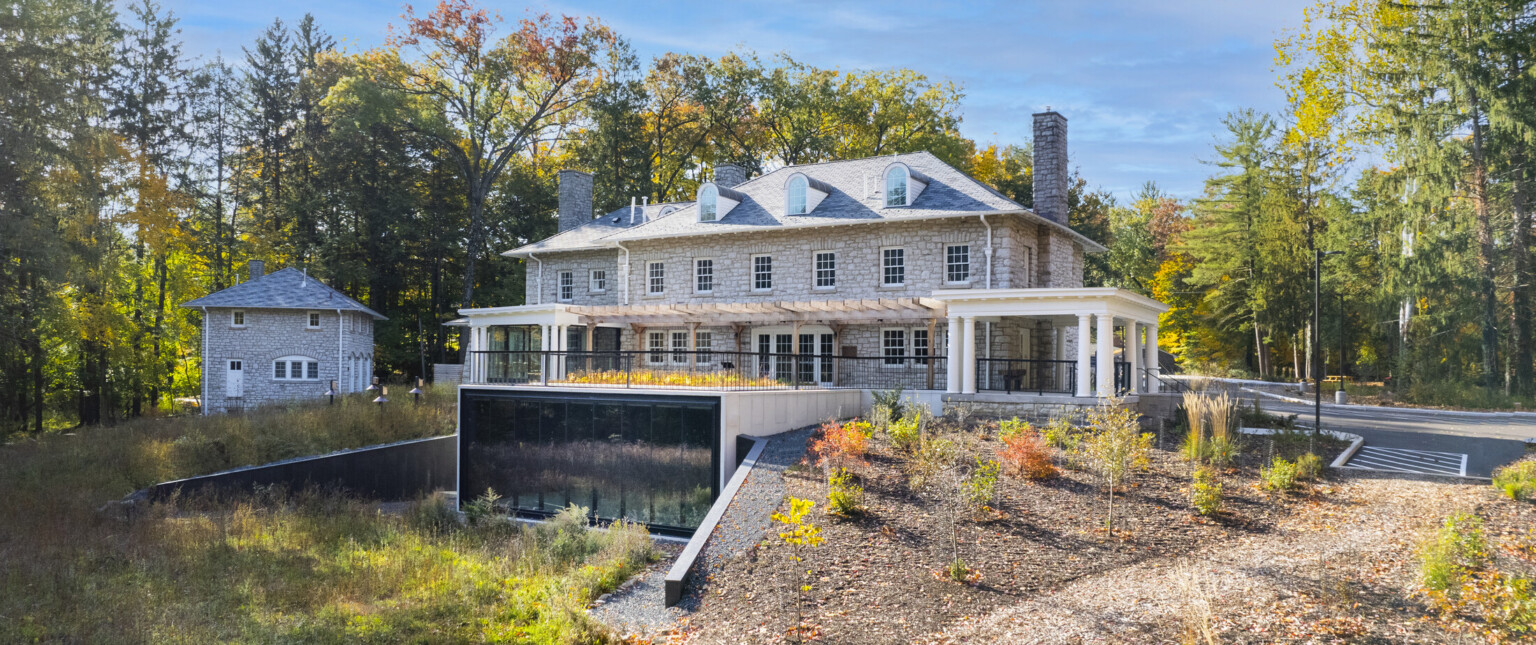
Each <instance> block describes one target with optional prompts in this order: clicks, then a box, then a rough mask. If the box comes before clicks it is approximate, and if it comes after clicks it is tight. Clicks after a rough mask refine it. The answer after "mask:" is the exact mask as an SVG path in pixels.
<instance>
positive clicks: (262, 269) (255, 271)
mask: <svg viewBox="0 0 1536 645" xmlns="http://www.w3.org/2000/svg"><path fill="white" fill-rule="evenodd" d="M246 266H248V267H250V276H249V277H248V278H247V280H255V279H256V278H260V277H261V276H264V275H266V274H267V263H266V262H262V261H261V260H251V261H250V262H247V263H246Z"/></svg>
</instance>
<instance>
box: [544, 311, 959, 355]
mask: <svg viewBox="0 0 1536 645" xmlns="http://www.w3.org/2000/svg"><path fill="white" fill-rule="evenodd" d="M566 311H568V312H570V313H572V314H575V315H576V316H577V317H578V318H579V319H580V320H581V323H582V324H583V325H585V326H586V328H587V338H586V346H587V347H591V346H592V328H593V327H595V326H597V325H600V324H608V325H629V326H630V328H632V329H633V330H634V332H635V342H636V344H637V347H636V349H637V350H639V349H643V348H642V347H639V346H638V344H639V343H640V342H641V341H640V339H641V338H642V337H644V336H645V329H646V328H647V327H654V326H660V325H669V326H675V325H686V326H687V327H688V349H689V351H695V350H696V349H697V348H698V330H699V327H701V326H716V327H730V328H731V330H732V331H733V332H734V334H733V335H734V336H735V341H736V351H738V352H740V351H742V332H743V331H745V330H746V328H747V327H748V326H749V325H752V326H762V325H777V324H788V325H792V326H793V327H794V332H793V333H794V336H795V337H796V338H799V336H800V327H801V326H802V325H807V324H823V325H826V326H828V327H830V328H831V329H832V334H833V336H834V340H833V344H834V345H836V346H841V345H842V333H843V326H845V325H847V324H850V323H869V322H888V321H890V322H894V321H902V322H926V323H928V337H929V338H933V337H934V336H933V330H934V326H935V325H936V324H937V323H938V321H940V320H942V319H943V318H944V316H945V312H946V311H947V307H946V306H945V304H944V303H943V301H940V300H936V299H934V298H867V299H859V300H800V301H775V302H722V303H701V304H658V305H605V306H570V307H568V308H567V309H566ZM792 351H793V352H794V354H797V355H798V354H799V353H800V343H798V342H797V343H794V345H793V350H792ZM930 365H931V363H930Z"/></svg>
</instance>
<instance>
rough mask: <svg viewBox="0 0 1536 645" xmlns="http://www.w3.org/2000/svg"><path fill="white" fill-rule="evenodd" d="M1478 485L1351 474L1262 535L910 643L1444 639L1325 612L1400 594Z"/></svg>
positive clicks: (1409, 624) (1389, 621) (1394, 609)
mask: <svg viewBox="0 0 1536 645" xmlns="http://www.w3.org/2000/svg"><path fill="white" fill-rule="evenodd" d="M1485 489H1486V486H1476V485H1472V484H1458V483H1446V482H1444V481H1413V480H1401V479H1375V478H1352V479H1350V480H1347V481H1345V482H1343V483H1342V484H1340V485H1339V486H1338V490H1337V491H1336V492H1335V493H1334V494H1333V495H1330V496H1328V497H1327V498H1326V499H1325V501H1321V502H1318V503H1317V504H1315V506H1314V508H1313V512H1310V513H1304V514H1301V515H1300V516H1299V517H1297V518H1295V521H1292V522H1287V523H1285V524H1283V525H1281V526H1278V527H1277V530H1276V531H1274V532H1272V533H1269V534H1263V535H1253V536H1247V537H1242V538H1238V539H1235V540H1234V541H1233V542H1231V543H1230V544H1226V545H1222V546H1219V547H1216V548H1214V549H1209V550H1207V551H1205V552H1202V553H1197V554H1193V555H1191V556H1189V557H1187V558H1182V559H1180V560H1179V561H1176V562H1168V561H1159V562H1149V563H1144V564H1140V565H1136V566H1132V567H1128V568H1124V569H1116V570H1114V571H1111V572H1107V573H1105V574H1102V575H1098V576H1090V577H1086V578H1082V579H1079V580H1077V581H1075V582H1073V583H1071V584H1069V585H1067V586H1065V587H1063V588H1062V589H1060V590H1059V591H1056V592H1055V593H1051V594H1049V595H1045V596H1040V597H1036V598H1033V599H1030V600H1027V601H1025V602H1022V603H1019V604H1016V605H1012V606H1009V607H1004V608H1002V609H999V610H997V611H994V612H991V613H990V614H987V615H983V616H979V617H977V618H976V619H975V620H971V621H964V622H962V623H961V624H958V625H955V626H952V627H951V628H950V629H948V630H946V632H945V633H943V634H936V635H933V636H932V637H930V638H923V639H917V642H934V643H960V642H964V643H993V642H1007V643H1131V642H1163V641H1167V640H1170V639H1169V636H1173V637H1174V638H1173V639H1172V640H1175V641H1177V640H1179V639H1178V638H1177V637H1178V635H1179V634H1180V632H1185V633H1188V632H1186V630H1194V631H1195V632H1196V633H1198V632H1200V631H1205V630H1206V629H1209V630H1211V631H1212V632H1214V634H1217V635H1218V636H1216V640H1218V641H1219V642H1274V641H1314V640H1316V641H1321V642H1328V641H1334V642H1341V641H1339V640H1337V639H1339V638H1341V637H1342V639H1343V640H1342V642H1356V641H1360V640H1371V641H1378V642H1420V641H1421V639H1425V640H1428V641H1432V642H1446V641H1445V640H1444V639H1445V635H1443V634H1434V635H1430V634H1425V633H1422V632H1420V630H1422V629H1429V628H1428V627H1427V626H1425V625H1422V624H1421V623H1418V622H1417V621H1414V620H1412V619H1411V617H1410V614H1411V612H1406V611H1400V610H1402V609H1406V608H1404V607H1401V606H1393V605H1395V604H1397V603H1383V605H1384V610H1383V611H1380V612H1379V613H1377V614H1376V615H1374V616H1370V617H1361V616H1358V615H1357V616H1342V615H1339V614H1336V613H1330V610H1329V608H1328V605H1330V604H1331V602H1336V603H1339V604H1342V605H1349V604H1351V603H1352V602H1354V601H1357V600H1360V599H1364V598H1367V597H1370V596H1376V597H1389V596H1390V597H1396V598H1402V597H1404V595H1405V592H1406V591H1407V587H1408V585H1410V584H1411V583H1412V578H1411V577H1412V571H1413V569H1414V567H1413V566H1412V565H1411V564H1410V563H1409V562H1408V558H1410V557H1411V554H1412V552H1413V545H1414V544H1415V542H1416V540H1417V539H1418V536H1419V535H1422V531H1424V530H1425V528H1426V527H1429V526H1432V525H1434V524H1435V523H1436V522H1438V521H1439V520H1440V519H1441V518H1443V517H1444V516H1445V515H1447V514H1449V513H1451V512H1454V511H1456V510H1465V509H1470V508H1471V507H1472V506H1473V505H1474V504H1476V503H1477V501H1478V500H1480V499H1483V498H1485V497H1486V496H1487V495H1488V493H1487V491H1486V490H1485ZM1330 601H1331V602H1330ZM1367 604H1374V603H1367ZM1380 639H1385V640H1380ZM1451 641H1452V642H1454V641H1455V639H1454V638H1452V639H1451Z"/></svg>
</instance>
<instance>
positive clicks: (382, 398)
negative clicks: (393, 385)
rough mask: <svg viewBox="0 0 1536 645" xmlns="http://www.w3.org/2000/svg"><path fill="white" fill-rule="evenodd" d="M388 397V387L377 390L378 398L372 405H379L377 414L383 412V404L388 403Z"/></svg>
mask: <svg viewBox="0 0 1536 645" xmlns="http://www.w3.org/2000/svg"><path fill="white" fill-rule="evenodd" d="M388 397H389V387H388V386H386V387H381V388H379V397H378V398H376V399H374V400H373V402H374V403H377V404H379V412H383V411H384V404H385V403H389V398H388Z"/></svg>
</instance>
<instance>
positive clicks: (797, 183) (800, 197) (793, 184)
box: [789, 177, 805, 215]
mask: <svg viewBox="0 0 1536 645" xmlns="http://www.w3.org/2000/svg"><path fill="white" fill-rule="evenodd" d="M789 214H790V215H804V214H805V178H804V177H795V178H794V179H791V180H789Z"/></svg>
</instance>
